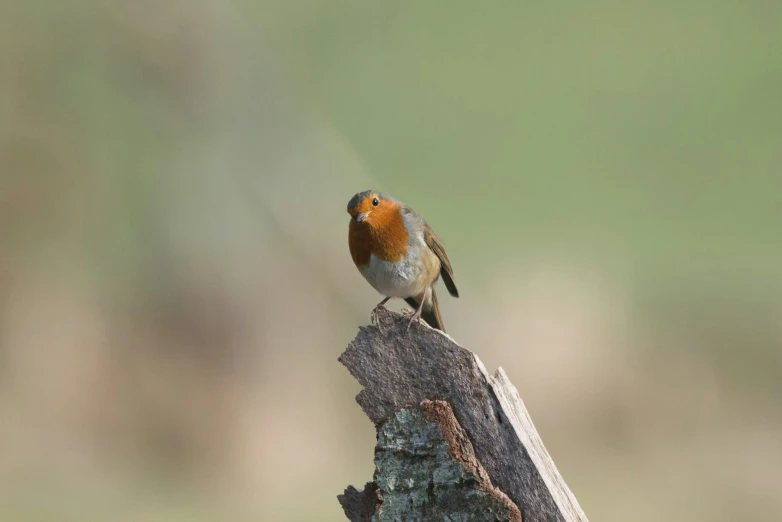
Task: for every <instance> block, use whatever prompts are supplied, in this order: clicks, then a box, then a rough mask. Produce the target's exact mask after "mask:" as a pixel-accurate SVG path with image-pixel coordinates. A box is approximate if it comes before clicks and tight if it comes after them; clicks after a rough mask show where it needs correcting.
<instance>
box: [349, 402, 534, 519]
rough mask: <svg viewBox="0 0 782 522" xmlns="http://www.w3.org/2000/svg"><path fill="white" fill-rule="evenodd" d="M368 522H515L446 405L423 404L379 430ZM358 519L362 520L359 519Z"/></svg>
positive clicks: (514, 511)
mask: <svg viewBox="0 0 782 522" xmlns="http://www.w3.org/2000/svg"><path fill="white" fill-rule="evenodd" d="M375 468H376V470H375V486H376V487H377V496H378V499H379V502H378V503H377V505H376V506H375V509H374V513H373V515H372V517H371V520H372V522H392V521H393V522H403V521H404V522H407V521H422V522H423V521H449V522H484V521H485V522H505V521H508V522H511V521H512V522H520V521H521V515H520V513H519V510H518V508H517V507H516V506H515V505H514V504H513V502H511V501H510V499H509V498H508V497H507V496H505V495H504V494H503V493H502V492H500V491H499V490H498V489H496V488H495V487H493V486H492V484H491V482H490V481H489V479H488V475H487V474H486V472H485V471H484V470H483V468H482V467H481V465H480V463H479V462H478V461H477V459H476V458H475V454H474V452H473V450H472V444H471V443H470V441H469V439H468V438H467V436H466V434H465V433H464V430H462V428H461V426H459V424H458V422H457V421H456V418H455V417H454V415H453V412H452V410H451V408H450V406H448V404H447V403H445V402H442V401H424V402H423V403H422V404H420V405H417V406H413V407H410V408H404V409H402V410H400V411H398V412H396V413H395V414H394V415H393V416H392V417H391V418H390V419H388V420H387V421H386V422H385V423H383V424H382V425H381V426H380V427H379V429H378V438H377V444H376V446H375ZM362 518H363V517H362Z"/></svg>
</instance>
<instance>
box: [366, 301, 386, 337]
mask: <svg viewBox="0 0 782 522" xmlns="http://www.w3.org/2000/svg"><path fill="white" fill-rule="evenodd" d="M381 308H383V309H385V306H383V305H382V304H379V305H377V306H376V307H374V308H373V309H372V313H370V314H369V320H370V321H371V322H372V323H373V324H375V325H376V326H377V329H378V330H380V333H381V334H382V335H385V332H383V325H382V324H380V321H379V320H378V317H377V311H378V310H379V309H381Z"/></svg>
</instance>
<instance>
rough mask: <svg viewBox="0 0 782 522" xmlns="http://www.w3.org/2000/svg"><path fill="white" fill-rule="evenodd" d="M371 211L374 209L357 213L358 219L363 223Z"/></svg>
mask: <svg viewBox="0 0 782 522" xmlns="http://www.w3.org/2000/svg"><path fill="white" fill-rule="evenodd" d="M370 212H372V211H371V210H368V211H366V212H359V213H358V214H356V221H358V222H359V223H361V222H362V221H364V220H365V219H366V218H367V216H368V215H369V213H370Z"/></svg>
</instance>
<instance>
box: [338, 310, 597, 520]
mask: <svg viewBox="0 0 782 522" xmlns="http://www.w3.org/2000/svg"><path fill="white" fill-rule="evenodd" d="M376 320H377V322H378V324H380V325H381V326H382V331H381V329H380V328H378V327H377V326H374V325H373V326H362V327H360V329H359V333H358V335H357V336H356V338H355V339H354V340H353V341H352V342H351V343H350V345H349V346H348V347H347V349H346V350H345V351H344V352H343V353H342V355H341V356H340V357H339V360H340V362H341V363H342V364H344V365H345V366H346V367H347V369H348V370H349V371H350V373H351V374H352V375H353V376H354V377H355V378H356V379H358V381H359V383H361V385H362V386H363V387H364V389H363V390H362V391H361V392H360V393H359V394H358V396H357V397H356V400H357V402H358V403H359V405H360V406H361V408H362V409H363V410H364V412H365V413H366V414H367V416H369V418H370V419H371V420H372V422H373V423H374V425H375V428H376V430H377V444H376V446H375V475H374V480H373V481H372V482H370V483H368V484H367V485H366V486H365V487H364V489H363V491H358V490H357V489H355V488H353V487H352V486H349V487H348V488H347V489H346V490H345V492H344V494H342V495H339V497H338V499H339V502H340V503H341V504H342V507H343V510H344V511H345V515H346V516H347V518H348V519H349V520H351V522H370V521H372V522H391V521H399V522H401V521H422V522H428V521H432V522H434V521H438V522H439V521H453V522H456V521H460V522H461V521H465V522H466V521H496V522H499V521H513V522H520V521H521V520H523V521H524V522H544V521H546V522H554V521H559V522H587V518H586V515H584V512H583V511H582V510H581V508H580V507H579V505H578V502H577V501H576V499H575V497H574V496H573V494H572V493H571V492H570V490H569V489H568V487H567V485H566V484H565V482H564V480H563V479H562V477H561V476H560V474H559V472H558V471H557V468H556V466H555V465H554V462H553V461H552V460H551V457H550V456H549V454H548V452H547V451H546V449H545V447H544V446H543V442H542V441H541V440H540V437H539V436H538V433H537V430H535V426H534V425H533V423H532V420H531V419H530V417H529V414H528V413H527V410H526V409H525V407H524V403H523V402H522V401H521V398H520V397H519V395H518V392H517V391H516V388H515V387H514V386H513V385H512V384H511V383H510V381H509V380H508V377H507V376H506V375H505V372H504V371H503V370H502V368H499V369H498V370H497V371H496V372H495V373H494V375H492V376H490V375H489V374H488V373H487V371H486V369H485V367H484V366H483V363H481V361H480V359H478V357H477V356H476V355H475V354H473V353H472V352H470V351H469V350H466V349H464V348H462V347H461V346H459V345H458V344H456V343H455V342H454V341H453V339H451V338H450V337H449V336H448V335H446V334H444V333H442V332H440V331H439V330H435V329H433V328H431V327H429V326H428V325H426V324H423V323H419V322H415V323H413V325H412V326H411V327H410V329H409V331H408V330H407V324H408V318H406V317H404V316H403V315H400V314H397V313H394V312H391V311H389V310H387V309H385V308H381V309H379V310H378V314H377V317H376Z"/></svg>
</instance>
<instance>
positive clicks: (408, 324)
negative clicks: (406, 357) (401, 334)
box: [405, 312, 421, 332]
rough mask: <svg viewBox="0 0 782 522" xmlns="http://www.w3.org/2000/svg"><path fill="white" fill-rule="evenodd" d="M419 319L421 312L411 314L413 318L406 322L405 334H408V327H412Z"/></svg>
mask: <svg viewBox="0 0 782 522" xmlns="http://www.w3.org/2000/svg"><path fill="white" fill-rule="evenodd" d="M420 318H421V312H415V313H414V314H413V316H412V317H411V318H410V321H408V323H407V329H406V330H405V332H409V331H410V327H411V326H412V325H413V322H414V321H417V320H418V319H420Z"/></svg>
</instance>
